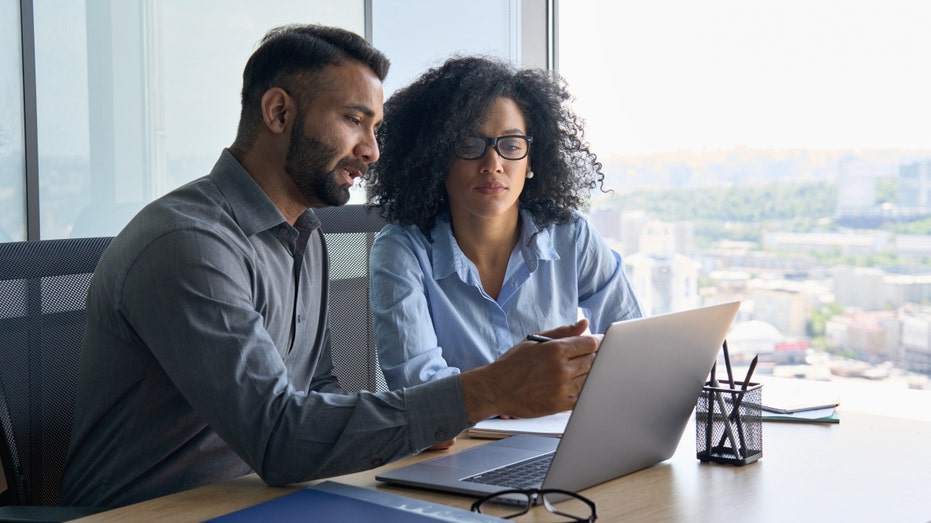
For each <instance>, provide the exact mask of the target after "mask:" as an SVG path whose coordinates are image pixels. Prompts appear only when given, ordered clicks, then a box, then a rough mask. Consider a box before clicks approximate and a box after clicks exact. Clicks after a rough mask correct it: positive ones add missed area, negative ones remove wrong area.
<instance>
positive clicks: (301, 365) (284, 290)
mask: <svg viewBox="0 0 931 523" xmlns="http://www.w3.org/2000/svg"><path fill="white" fill-rule="evenodd" d="M387 69H388V61H387V60H386V59H385V57H384V56H383V55H382V54H381V53H380V52H378V51H377V50H375V49H374V48H372V47H371V46H369V45H368V44H367V43H366V42H365V41H364V40H363V39H362V38H360V37H358V36H357V35H355V34H352V33H349V32H346V31H343V30H340V29H335V28H326V27H319V26H289V27H285V28H279V29H277V30H272V31H271V32H270V33H269V34H268V35H266V37H265V39H264V40H263V42H262V45H261V46H260V47H259V49H258V50H256V52H255V53H254V54H253V56H252V57H251V58H250V59H249V61H248V63H247V64H246V67H245V70H244V72H243V90H242V114H241V118H240V125H239V130H238V133H237V137H236V140H235V142H234V143H233V145H232V146H231V147H230V149H228V150H225V151H223V153H222V154H221V156H220V159H219V160H218V161H217V163H216V165H215V166H214V168H213V171H212V172H211V173H210V174H209V175H208V176H206V177H204V178H201V179H199V180H195V181H194V182H191V183H190V184H188V185H186V186H184V187H181V188H180V189H178V190H176V191H174V192H172V193H170V194H168V195H166V196H164V197H163V198H161V199H159V200H157V201H155V202H153V203H152V204H150V205H149V206H147V207H146V208H145V209H143V210H142V211H141V212H140V213H139V214H138V215H137V216H136V217H135V218H134V219H133V221H132V222H130V224H129V225H127V226H126V228H125V229H124V230H123V231H122V232H121V233H120V234H119V235H118V236H117V237H116V238H115V239H114V240H113V243H112V244H111V246H110V248H109V250H108V251H107V252H106V253H105V254H104V256H103V258H102V259H101V261H100V264H99V265H98V267H97V271H96V273H95V276H94V280H93V282H92V284H91V289H90V291H89V295H88V309H87V315H88V320H87V334H86V338H85V343H84V348H83V352H82V355H81V367H80V371H79V385H78V395H77V399H76V411H75V424H74V429H73V434H72V440H71V448H70V453H69V459H68V463H67V465H66V470H65V474H64V478H63V481H62V494H61V499H62V502H63V503H65V504H69V505H93V506H119V505H124V504H128V503H132V502H136V501H140V500H144V499H148V498H152V497H156V496H160V495H164V494H168V493H171V492H175V491H179V490H184V489H188V488H192V487H196V486H199V485H204V484H207V483H213V482H217V481H222V480H226V479H230V478H233V477H237V476H240V475H243V474H246V473H249V472H251V471H255V472H257V473H258V474H259V475H260V476H261V477H262V479H263V480H264V481H266V482H267V483H269V484H285V483H293V482H301V481H306V480H309V479H313V478H320V477H327V476H333V475H339V474H344V473H349V472H354V471H358V470H363V469H368V468H372V467H376V466H379V465H381V464H383V463H387V462H388V461H390V460H394V459H398V458H401V457H404V456H407V455H410V454H412V453H415V452H418V451H420V450H422V449H424V448H426V447H429V446H431V445H434V444H436V443H438V442H443V441H446V440H449V439H450V438H451V437H453V436H455V435H456V434H457V433H459V432H460V431H461V430H463V429H464V428H466V427H468V426H469V425H470V424H474V423H476V422H478V421H479V420H482V419H484V418H487V417H489V416H492V415H496V414H502V415H511V416H536V415H543V414H549V413H553V412H557V411H562V410H567V409H570V408H572V406H573V404H574V402H575V395H576V394H577V392H578V390H579V389H580V387H581V384H582V382H583V381H584V378H585V376H586V374H587V372H588V369H589V367H590V365H591V361H592V358H593V357H594V351H595V350H596V341H595V340H594V339H592V338H590V337H583V336H578V335H579V334H581V332H582V330H583V329H584V328H585V324H584V322H582V323H579V324H576V325H569V326H565V327H561V328H558V329H554V330H552V331H550V332H549V333H548V334H549V335H550V336H553V337H556V338H560V339H557V340H555V341H553V342H548V343H541V344H531V343H530V342H525V343H522V344H519V345H517V346H516V347H515V348H514V349H512V350H511V351H510V352H509V353H508V354H506V355H505V356H504V357H503V358H501V360H499V361H497V362H495V363H493V364H491V365H488V366H486V367H483V368H480V369H476V370H474V371H471V372H466V373H462V374H461V375H460V376H452V377H450V378H448V379H444V380H439V381H437V382H434V383H429V384H426V385H422V386H417V387H411V388H408V389H404V390H399V391H393V392H386V393H369V392H362V393H360V394H358V395H351V394H346V393H345V392H343V391H342V390H341V389H340V387H339V384H338V383H337V381H336V378H335V377H334V375H333V373H332V362H331V358H330V352H329V339H328V337H329V335H328V330H327V307H326V303H327V302H326V296H323V295H322V292H321V289H322V284H323V282H324V281H325V278H327V273H326V267H327V261H326V260H325V259H324V250H323V243H322V242H323V239H322V235H321V233H320V230H319V229H318V226H319V222H318V221H317V219H316V216H315V215H314V213H313V211H311V210H310V209H311V208H315V207H324V206H328V205H342V204H344V203H346V201H347V200H348V189H349V187H350V186H351V185H352V183H353V180H354V179H355V178H358V177H359V176H361V175H362V174H363V173H364V172H365V171H366V168H367V166H368V164H370V163H372V162H374V161H375V160H377V159H378V154H379V151H378V147H377V145H376V142H375V137H374V130H375V128H376V126H377V125H378V124H379V123H380V120H381V116H382V108H381V107H382V101H383V94H382V87H381V82H382V80H383V79H384V77H385V74H386V73H387Z"/></svg>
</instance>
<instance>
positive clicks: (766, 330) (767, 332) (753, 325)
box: [727, 320, 783, 363]
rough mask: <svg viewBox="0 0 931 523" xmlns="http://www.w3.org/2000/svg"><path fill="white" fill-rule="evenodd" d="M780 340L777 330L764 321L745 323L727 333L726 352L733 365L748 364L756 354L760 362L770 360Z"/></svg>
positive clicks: (780, 335)
mask: <svg viewBox="0 0 931 523" xmlns="http://www.w3.org/2000/svg"><path fill="white" fill-rule="evenodd" d="M782 339H783V336H782V334H781V333H780V332H779V329H777V328H776V327H773V326H772V325H771V324H769V323H766V322H765V321H759V320H752V321H745V322H743V323H738V324H737V325H735V326H734V328H733V329H731V331H730V332H728V333H727V350H728V352H729V353H730V356H731V361H732V362H734V363H740V362H748V361H750V360H751V359H753V357H754V356H756V355H757V354H759V355H760V359H761V360H765V359H771V357H772V355H773V353H774V352H776V345H777V344H778V343H780V342H781V341H782Z"/></svg>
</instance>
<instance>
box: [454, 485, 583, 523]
mask: <svg viewBox="0 0 931 523" xmlns="http://www.w3.org/2000/svg"><path fill="white" fill-rule="evenodd" d="M538 504H542V505H543V506H544V507H545V508H546V510H548V511H550V512H552V513H553V514H556V515H558V516H562V517H564V518H567V519H566V520H565V521H570V522H579V521H581V522H588V523H591V522H593V521H595V519H597V517H598V515H597V514H596V513H595V502H594V501H591V500H590V499H588V498H586V497H584V496H581V495H579V494H576V493H575V492H570V491H568V490H559V489H542V490H541V489H526V490H524V489H515V490H503V491H501V492H495V493H494V494H489V495H487V496H485V497H483V498H481V499H479V500H478V501H476V502H475V503H473V504H472V512H478V513H479V514H488V515H489V516H495V517H499V518H504V519H511V518H516V517H518V516H520V515H523V514H526V513H527V512H529V511H530V509H531V507H533V506H534V505H538ZM557 505H558V506H557Z"/></svg>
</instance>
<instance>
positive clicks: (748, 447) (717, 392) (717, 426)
mask: <svg viewBox="0 0 931 523" xmlns="http://www.w3.org/2000/svg"><path fill="white" fill-rule="evenodd" d="M762 397H763V385H761V384H759V383H750V384H749V385H748V386H747V388H746V390H743V389H740V388H735V389H732V388H729V387H727V386H726V384H724V383H720V382H719V383H718V386H717V387H715V386H712V384H711V383H710V382H706V383H705V385H704V387H702V392H701V396H699V398H698V404H697V405H696V406H695V451H696V455H697V457H698V459H699V460H700V461H703V462H712V463H725V464H728V465H746V464H747V463H752V462H754V461H756V460H758V459H760V458H761V457H762V456H763V418H762V414H763V412H762V401H761V400H762Z"/></svg>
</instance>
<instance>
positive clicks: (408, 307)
mask: <svg viewBox="0 0 931 523" xmlns="http://www.w3.org/2000/svg"><path fill="white" fill-rule="evenodd" d="M419 239H422V238H419ZM422 240H423V241H424V242H425V241H426V240H425V239H422ZM370 267H371V268H370V271H371V300H372V317H373V320H374V327H375V340H376V344H377V346H378V359H379V363H380V365H381V368H382V372H383V373H384V375H385V381H386V382H387V383H388V387H389V388H398V387H405V386H409V385H414V384H419V383H426V382H428V381H431V380H436V379H440V378H444V377H448V376H452V375H455V374H458V373H459V369H458V368H455V367H450V366H449V365H448V364H447V362H446V360H445V359H444V358H443V349H442V347H440V346H439V345H438V341H437V335H436V330H435V327H434V325H433V314H432V313H431V311H430V305H429V298H428V296H427V291H426V288H427V287H426V285H425V278H431V277H432V270H431V265H430V257H429V256H428V253H427V250H426V248H425V246H421V245H417V242H415V240H414V238H412V236H411V235H410V234H408V233H407V232H405V231H404V229H402V228H401V227H399V226H397V225H388V226H387V227H385V228H384V229H383V230H382V232H381V233H379V235H378V237H377V238H376V239H375V243H374V245H373V246H372V253H371V262H370Z"/></svg>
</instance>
